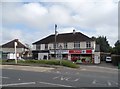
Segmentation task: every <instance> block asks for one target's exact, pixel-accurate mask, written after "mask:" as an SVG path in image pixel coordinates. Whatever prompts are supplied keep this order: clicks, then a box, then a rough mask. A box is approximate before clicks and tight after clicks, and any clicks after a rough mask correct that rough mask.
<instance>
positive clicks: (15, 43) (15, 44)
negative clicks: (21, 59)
mask: <svg viewBox="0 0 120 89" xmlns="http://www.w3.org/2000/svg"><path fill="white" fill-rule="evenodd" d="M14 46H15V64H17V52H16V46H17V42H14Z"/></svg>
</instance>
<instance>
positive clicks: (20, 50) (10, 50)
mask: <svg viewBox="0 0 120 89" xmlns="http://www.w3.org/2000/svg"><path fill="white" fill-rule="evenodd" d="M2 51H3V52H15V49H14V48H2ZM16 51H17V52H19V53H21V52H23V51H24V48H16Z"/></svg>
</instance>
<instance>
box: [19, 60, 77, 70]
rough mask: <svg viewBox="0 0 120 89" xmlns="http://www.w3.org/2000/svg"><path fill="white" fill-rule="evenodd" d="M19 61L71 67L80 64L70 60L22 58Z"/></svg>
mask: <svg viewBox="0 0 120 89" xmlns="http://www.w3.org/2000/svg"><path fill="white" fill-rule="evenodd" d="M18 63H28V64H48V65H61V66H66V67H71V68H79V65H77V64H75V63H73V62H71V61H68V60H25V61H22V60H20V61H18Z"/></svg>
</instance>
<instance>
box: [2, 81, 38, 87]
mask: <svg viewBox="0 0 120 89" xmlns="http://www.w3.org/2000/svg"><path fill="white" fill-rule="evenodd" d="M27 84H36V83H35V82H27V83H13V84H3V85H0V86H16V85H27Z"/></svg>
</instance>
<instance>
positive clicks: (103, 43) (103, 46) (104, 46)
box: [92, 36, 112, 52]
mask: <svg viewBox="0 0 120 89" xmlns="http://www.w3.org/2000/svg"><path fill="white" fill-rule="evenodd" d="M92 39H93V40H95V41H96V44H99V45H100V51H101V52H111V50H112V47H110V45H109V43H108V41H107V38H106V36H105V37H104V36H99V37H98V38H96V37H92Z"/></svg>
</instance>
